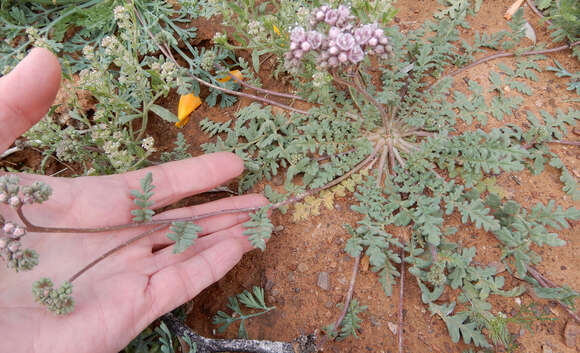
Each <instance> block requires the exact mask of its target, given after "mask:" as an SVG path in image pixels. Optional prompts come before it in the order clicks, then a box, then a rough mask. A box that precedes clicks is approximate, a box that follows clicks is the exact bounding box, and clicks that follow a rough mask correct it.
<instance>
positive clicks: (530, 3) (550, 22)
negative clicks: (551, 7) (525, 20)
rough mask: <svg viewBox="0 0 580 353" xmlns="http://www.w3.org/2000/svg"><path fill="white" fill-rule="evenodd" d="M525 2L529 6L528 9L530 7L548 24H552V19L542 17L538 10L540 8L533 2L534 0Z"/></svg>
mask: <svg viewBox="0 0 580 353" xmlns="http://www.w3.org/2000/svg"><path fill="white" fill-rule="evenodd" d="M526 3H527V4H528V6H529V7H530V9H532V11H533V12H534V13H535V14H536V15H538V16H539V17H540V18H541V19H542V20H543V21H545V22H546V23H547V24H548V25H550V26H551V25H552V21H550V20H549V19H547V18H546V17H544V15H543V14H542V13H541V12H540V10H538V8H537V7H536V5H535V4H534V0H526Z"/></svg>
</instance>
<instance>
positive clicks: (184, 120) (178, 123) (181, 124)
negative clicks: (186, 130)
mask: <svg viewBox="0 0 580 353" xmlns="http://www.w3.org/2000/svg"><path fill="white" fill-rule="evenodd" d="M188 122H189V115H188V116H187V118H185V119H183V120H180V121H178V122H176V123H175V126H177V127H178V128H180V129H181V128H182V127H184V126H185V124H187V123H188Z"/></svg>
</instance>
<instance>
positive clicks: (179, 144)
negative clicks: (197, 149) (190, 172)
mask: <svg viewBox="0 0 580 353" xmlns="http://www.w3.org/2000/svg"><path fill="white" fill-rule="evenodd" d="M188 149H189V143H187V141H186V140H185V137H184V136H183V134H182V133H181V132H178V133H177V139H176V140H175V147H174V148H173V151H171V152H163V153H162V154H161V158H160V159H161V161H162V162H171V161H179V160H182V159H187V158H191V157H192V156H191V154H190V153H189V152H187V150H188Z"/></svg>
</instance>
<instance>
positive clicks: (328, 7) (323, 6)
mask: <svg viewBox="0 0 580 353" xmlns="http://www.w3.org/2000/svg"><path fill="white" fill-rule="evenodd" d="M328 10H330V6H328V5H322V6H320V11H322V12H324V13H326V11H328Z"/></svg>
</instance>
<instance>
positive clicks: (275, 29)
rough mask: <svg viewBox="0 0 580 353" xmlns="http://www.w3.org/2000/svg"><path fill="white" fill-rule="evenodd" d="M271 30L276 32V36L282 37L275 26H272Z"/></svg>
mask: <svg viewBox="0 0 580 353" xmlns="http://www.w3.org/2000/svg"><path fill="white" fill-rule="evenodd" d="M272 28H273V29H274V32H276V34H277V35H278V36H280V37H282V35H281V34H280V30H279V29H278V27H276V25H272Z"/></svg>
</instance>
